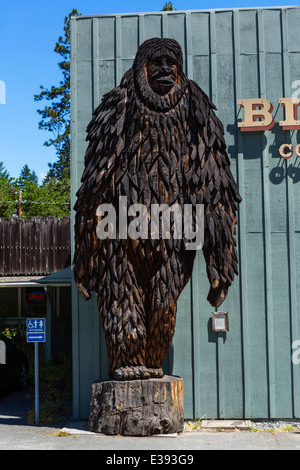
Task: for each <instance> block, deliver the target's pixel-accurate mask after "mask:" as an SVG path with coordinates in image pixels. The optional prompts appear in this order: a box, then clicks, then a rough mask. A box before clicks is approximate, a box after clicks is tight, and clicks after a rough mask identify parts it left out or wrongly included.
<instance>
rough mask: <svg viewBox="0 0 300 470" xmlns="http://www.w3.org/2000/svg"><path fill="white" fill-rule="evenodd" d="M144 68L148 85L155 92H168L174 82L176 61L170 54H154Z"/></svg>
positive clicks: (162, 93)
mask: <svg viewBox="0 0 300 470" xmlns="http://www.w3.org/2000/svg"><path fill="white" fill-rule="evenodd" d="M146 70H147V78H148V82H149V85H150V86H151V88H152V89H153V90H154V91H155V92H156V93H159V94H161V95H164V94H166V93H169V91H170V90H171V88H172V87H173V86H174V85H175V83H176V79H177V62H176V60H175V59H174V58H172V57H170V56H167V55H160V54H159V53H156V54H154V55H153V56H152V57H151V58H150V59H149V61H148V63H147V67H146Z"/></svg>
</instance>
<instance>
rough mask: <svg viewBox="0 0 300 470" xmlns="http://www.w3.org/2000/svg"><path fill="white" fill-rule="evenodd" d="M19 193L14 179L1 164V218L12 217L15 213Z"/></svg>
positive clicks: (0, 163) (1, 163)
mask: <svg viewBox="0 0 300 470" xmlns="http://www.w3.org/2000/svg"><path fill="white" fill-rule="evenodd" d="M17 199H18V191H17V187H16V183H15V180H14V178H12V177H11V176H10V175H9V173H8V171H7V170H6V169H5V167H4V164H3V162H0V217H11V216H12V215H13V214H14V213H15V207H16V205H17V203H16V200H17Z"/></svg>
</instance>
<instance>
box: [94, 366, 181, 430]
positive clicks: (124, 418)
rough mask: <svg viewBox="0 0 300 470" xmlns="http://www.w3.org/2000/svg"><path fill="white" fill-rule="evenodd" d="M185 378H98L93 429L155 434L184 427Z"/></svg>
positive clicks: (95, 384) (95, 385) (95, 391)
mask: <svg viewBox="0 0 300 470" xmlns="http://www.w3.org/2000/svg"><path fill="white" fill-rule="evenodd" d="M183 389H184V387H183V380H182V379H181V378H180V377H174V376H168V375H165V376H164V377H163V378H161V379H148V380H129V381H118V380H111V381H104V382H100V381H98V382H94V383H93V385H92V397H91V406H90V415H89V425H88V428H89V431H92V432H97V433H102V434H108V435H117V434H121V435H123V436H151V435H153V434H171V433H178V432H182V431H183V425H184V403H183Z"/></svg>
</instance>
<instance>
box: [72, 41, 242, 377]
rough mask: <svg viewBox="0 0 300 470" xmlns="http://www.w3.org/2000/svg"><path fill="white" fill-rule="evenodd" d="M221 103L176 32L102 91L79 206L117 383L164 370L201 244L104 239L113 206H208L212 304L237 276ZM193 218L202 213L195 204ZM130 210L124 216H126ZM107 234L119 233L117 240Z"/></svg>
mask: <svg viewBox="0 0 300 470" xmlns="http://www.w3.org/2000/svg"><path fill="white" fill-rule="evenodd" d="M214 109H216V108H215V106H214V105H213V103H212V102H211V101H210V99H209V98H208V97H207V96H206V94H205V93H204V92H203V91H202V90H201V89H200V88H199V86H198V85H197V84H196V83H195V82H193V81H192V80H189V79H188V78H187V77H186V76H185V74H184V72H183V59H182V51H181V48H180V46H179V44H178V43H177V42H176V41H175V40H171V39H159V38H153V39H149V40H148V41H145V42H144V43H143V44H142V45H141V46H140V47H139V49H138V52H137V55H136V58H135V60H134V64H133V67H132V68H131V69H130V70H128V71H127V72H126V73H125V75H124V76H123V78H122V81H121V83H120V85H119V86H118V87H116V88H114V89H113V90H112V91H110V92H109V93H107V94H106V95H104V97H103V99H102V102H101V104H100V105H99V106H98V108H97V109H96V110H95V111H94V113H93V118H92V120H91V122H90V124H89V125H88V128H87V132H88V135H87V140H88V141H89V144H88V148H87V151H86V156H85V169H84V173H83V176H82V180H81V181H82V185H81V187H80V189H79V190H78V193H77V198H78V199H77V202H76V204H75V210H76V222H75V256H74V264H75V270H74V273H75V281H76V284H77V287H78V289H79V292H80V293H81V295H82V297H83V298H84V299H89V298H90V297H91V293H92V291H96V292H97V294H98V308H99V311H100V315H101V321H102V325H103V329H104V333H105V339H106V346H107V352H108V359H109V373H110V378H111V379H116V380H131V379H139V378H142V379H147V378H149V377H161V376H163V371H162V368H161V366H162V361H163V359H164V357H165V355H166V354H167V351H168V349H169V346H170V344H171V341H172V338H173V334H174V328H175V317H176V303H177V299H178V297H179V295H180V293H181V291H182V290H183V288H184V287H185V285H186V284H187V282H188V281H189V279H190V277H191V274H192V269H193V263H194V258H195V254H196V251H195V250H190V249H187V240H186V239H185V238H184V237H182V238H181V239H179V238H176V237H174V223H175V222H174V220H173V221H172V224H171V227H170V237H169V238H163V237H161V236H160V237H158V238H155V237H151V236H150V235H149V236H148V237H145V236H141V237H140V238H139V239H134V238H131V237H129V236H127V237H123V236H121V235H120V234H121V232H122V233H123V227H121V224H120V223H119V220H118V219H117V226H116V227H113V230H112V231H110V227H109V224H108V226H107V227H106V230H107V235H109V236H108V237H107V238H105V239H100V238H99V236H98V235H99V234H98V235H97V226H99V225H98V224H99V222H101V220H102V221H103V220H104V219H105V216H107V214H104V213H103V212H101V211H99V210H98V208H99V206H100V205H103V204H110V205H112V206H113V207H114V208H115V209H116V213H117V214H118V211H119V203H120V196H122V197H123V200H124V197H126V201H127V204H128V207H130V206H132V205H133V204H136V203H139V204H142V205H143V206H145V207H146V213H144V217H146V220H147V224H149V225H150V222H151V212H150V207H152V205H154V204H159V205H161V204H167V205H168V206H172V205H173V204H179V205H180V206H181V207H183V206H184V205H185V204H190V205H192V207H193V208H195V207H196V204H203V205H204V219H205V220H204V246H203V252H204V257H205V260H206V265H207V275H208V279H209V282H210V286H211V288H210V291H209V294H208V300H209V302H210V303H211V305H213V306H219V305H220V304H221V303H222V302H223V301H224V299H225V297H226V295H227V291H228V287H229V286H230V285H231V283H232V280H233V278H234V273H236V274H237V252H236V241H235V223H236V210H237V206H236V203H237V202H240V201H241V198H240V195H239V192H238V189H237V186H236V183H235V181H234V178H233V176H232V173H231V171H230V163H229V158H228V155H227V153H226V145H225V141H224V135H223V134H224V131H223V126H222V124H221V122H220V121H219V119H218V118H217V117H216V115H215V113H214ZM194 216H195V211H194ZM130 220H132V218H130V216H129V217H128V220H127V218H126V221H127V222H128V223H129V222H130ZM111 234H113V235H116V236H111Z"/></svg>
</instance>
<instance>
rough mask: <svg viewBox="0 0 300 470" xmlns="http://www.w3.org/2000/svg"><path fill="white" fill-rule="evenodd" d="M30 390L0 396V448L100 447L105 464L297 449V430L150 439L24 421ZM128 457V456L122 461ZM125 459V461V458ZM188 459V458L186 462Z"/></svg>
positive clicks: (77, 424)
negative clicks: (210, 452)
mask: <svg viewBox="0 0 300 470" xmlns="http://www.w3.org/2000/svg"><path fill="white" fill-rule="evenodd" d="M32 402H33V396H32V394H30V393H29V394H28V392H27V393H24V392H23V393H22V392H18V393H11V394H5V393H3V392H2V393H1V394H0V450H101V451H102V453H99V458H100V459H101V456H102V460H103V461H104V463H106V464H129V465H131V466H133V467H140V468H143V465H145V463H147V464H149V463H150V464H154V465H157V464H168V463H171V462H172V458H173V461H174V462H175V460H174V459H178V458H179V457H180V456H181V457H180V458H181V462H179V463H181V464H184V463H185V464H191V462H192V460H193V463H194V464H195V463H196V461H197V458H198V457H197V456H198V452H197V451H201V450H300V432H299V430H297V431H295V430H294V431H289V432H277V431H275V432H251V431H248V430H247V431H245V430H242V429H239V427H238V426H237V427H236V428H235V429H226V426H225V429H223V430H215V429H210V430H208V429H207V430H201V431H200V432H195V431H191V432H183V433H180V434H172V435H160V436H151V437H125V436H105V435H102V434H97V433H91V432H89V431H88V427H87V420H73V419H71V420H70V421H69V422H66V423H64V424H62V425H57V426H54V427H50V426H39V425H28V424H27V421H26V415H27V411H28V409H30V408H31V406H32ZM124 459H129V460H124ZM130 459H131V460H130ZM188 459H190V460H188Z"/></svg>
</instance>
